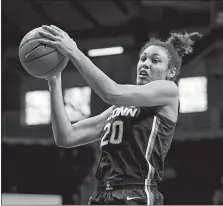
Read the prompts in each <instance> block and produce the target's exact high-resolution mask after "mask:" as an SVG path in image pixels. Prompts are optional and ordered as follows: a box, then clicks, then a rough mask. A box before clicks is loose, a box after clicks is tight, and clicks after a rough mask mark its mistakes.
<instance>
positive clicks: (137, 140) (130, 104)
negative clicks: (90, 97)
mask: <svg viewBox="0 0 223 206" xmlns="http://www.w3.org/2000/svg"><path fill="white" fill-rule="evenodd" d="M43 28H44V29H46V30H47V31H49V32H50V33H49V32H40V34H41V35H42V36H44V37H46V38H47V39H45V40H40V41H39V42H40V43H42V44H46V45H51V46H54V47H56V48H57V49H58V50H59V51H60V52H61V53H62V54H64V55H65V56H68V57H69V58H70V60H71V61H72V62H73V64H74V65H75V66H76V68H77V69H78V70H79V72H80V73H81V74H82V75H83V77H84V78H85V80H86V81H87V82H88V84H89V85H90V86H91V88H92V89H93V90H94V91H95V92H96V93H97V94H98V95H99V96H100V97H101V98H102V99H103V100H104V101H105V102H106V103H108V104H110V105H112V106H111V107H110V108H109V109H107V110H106V111H104V112H103V113H102V114H100V115H98V116H95V117H91V118H88V119H85V120H82V121H80V122H77V123H75V124H73V125H71V123H70V121H69V119H68V117H67V115H66V112H65V109H64V104H63V98H62V91H61V72H58V74H57V75H55V76H53V77H49V78H48V79H47V80H48V83H49V89H50V93H51V103H52V126H53V132H54V138H55V142H56V144H57V145H58V146H60V147H76V146H79V145H83V144H87V143H90V142H93V141H96V140H100V141H101V143H100V146H101V150H102V153H101V159H100V162H99V165H98V170H97V173H96V178H97V179H98V188H97V191H96V192H95V193H94V194H93V195H92V196H91V197H90V199H89V204H102V205H106V204H107V205H115V204H120V205H122V204H142V205H146V204H149V205H150V204H163V196H162V194H161V193H160V192H158V190H157V185H158V184H159V182H160V181H161V179H162V174H163V170H164V159H165V156H166V154H167V152H168V149H169V148H170V145H171V142H172V139H173V134H174V130H175V126H176V122H177V118H178V107H179V94H178V87H177V85H176V84H175V82H174V81H175V80H176V79H177V77H178V75H179V71H180V67H181V62H182V57H183V55H184V54H188V53H190V52H192V47H191V46H192V45H193V43H194V42H193V41H192V40H191V37H192V36H199V34H198V33H193V34H187V33H185V34H177V33H174V34H171V37H170V38H169V39H168V40H167V41H166V42H162V41H160V40H158V39H151V40H150V41H149V42H148V43H146V44H145V46H144V47H143V48H142V49H141V51H140V54H139V60H138V64H137V70H136V72H137V79H136V82H137V85H120V84H117V83H116V82H114V81H113V80H111V79H110V78H109V77H108V76H106V75H105V74H104V73H103V72H102V71H101V70H100V69H99V68H97V67H96V66H95V65H94V64H93V63H92V62H91V61H90V60H89V58H88V57H86V56H85V55H84V54H83V53H82V52H81V51H80V50H79V49H78V47H77V45H76V43H75V42H74V41H73V40H72V39H71V38H70V37H69V36H68V34H67V33H65V32H64V31H62V30H61V29H59V28H58V27H56V26H52V25H51V26H43Z"/></svg>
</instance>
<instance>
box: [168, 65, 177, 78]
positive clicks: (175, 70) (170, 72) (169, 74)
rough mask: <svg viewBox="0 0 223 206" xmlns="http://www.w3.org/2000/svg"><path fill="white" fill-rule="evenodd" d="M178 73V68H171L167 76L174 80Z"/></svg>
mask: <svg viewBox="0 0 223 206" xmlns="http://www.w3.org/2000/svg"><path fill="white" fill-rule="evenodd" d="M176 73H177V69H176V67H171V68H170V69H168V71H167V75H166V77H167V79H172V78H173V77H174V76H175V75H176Z"/></svg>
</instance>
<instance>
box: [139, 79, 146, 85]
mask: <svg viewBox="0 0 223 206" xmlns="http://www.w3.org/2000/svg"><path fill="white" fill-rule="evenodd" d="M148 83H149V81H145V80H139V81H137V85H145V84H148Z"/></svg>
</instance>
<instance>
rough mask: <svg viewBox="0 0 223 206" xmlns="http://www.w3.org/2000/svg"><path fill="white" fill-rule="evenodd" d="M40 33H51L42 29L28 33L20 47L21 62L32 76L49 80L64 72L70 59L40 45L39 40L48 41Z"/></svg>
mask: <svg viewBox="0 0 223 206" xmlns="http://www.w3.org/2000/svg"><path fill="white" fill-rule="evenodd" d="M39 31H44V32H47V33H49V31H47V30H45V29H43V28H42V27H38V28H35V29H33V30H31V31H30V32H28V33H27V34H26V35H25V36H24V37H23V39H22V40H21V43H20V45H19V60H20V62H21V64H22V66H23V68H24V69H25V70H26V71H27V72H28V73H29V74H30V75H32V76H34V77H38V78H47V77H49V76H53V75H54V74H56V73H57V72H58V71H62V70H63V69H64V68H65V67H66V65H67V63H68V61H69V58H68V57H65V56H64V55H63V54H61V53H60V52H59V51H58V50H57V49H56V48H54V47H52V46H49V45H43V44H41V43H39V42H38V40H39V39H46V38H45V37H43V36H41V35H40V34H39Z"/></svg>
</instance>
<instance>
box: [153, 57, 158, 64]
mask: <svg viewBox="0 0 223 206" xmlns="http://www.w3.org/2000/svg"><path fill="white" fill-rule="evenodd" d="M152 62H153V63H158V62H160V60H159V59H158V58H153V59H152Z"/></svg>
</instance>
